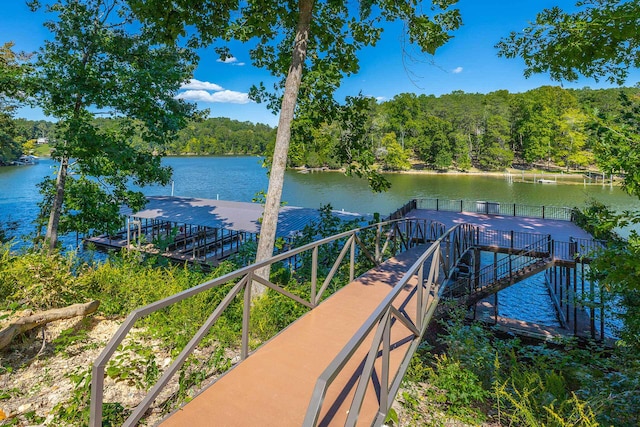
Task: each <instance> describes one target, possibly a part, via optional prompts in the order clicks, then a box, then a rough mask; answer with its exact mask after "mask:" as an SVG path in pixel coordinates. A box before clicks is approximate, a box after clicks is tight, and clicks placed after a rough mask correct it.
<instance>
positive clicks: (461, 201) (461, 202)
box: [460, 200, 464, 212]
mask: <svg viewBox="0 0 640 427" xmlns="http://www.w3.org/2000/svg"><path fill="white" fill-rule="evenodd" d="M463 203H464V200H460V212H462V211H463V210H464V208H463V207H462V204H463Z"/></svg>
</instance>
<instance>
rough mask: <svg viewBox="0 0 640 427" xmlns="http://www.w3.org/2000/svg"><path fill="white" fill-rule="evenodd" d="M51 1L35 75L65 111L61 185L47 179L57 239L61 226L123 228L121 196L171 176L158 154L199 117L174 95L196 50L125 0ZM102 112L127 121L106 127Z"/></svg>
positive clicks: (133, 202)
mask: <svg viewBox="0 0 640 427" xmlns="http://www.w3.org/2000/svg"><path fill="white" fill-rule="evenodd" d="M31 6H32V7H33V8H38V7H41V6H40V2H31ZM45 9H46V11H47V12H48V13H50V14H51V16H52V19H51V20H50V21H48V22H46V23H45V26H46V27H47V28H48V29H49V30H50V31H51V34H52V37H51V39H49V40H47V41H46V42H45V45H44V47H43V48H42V49H41V50H40V52H38V54H37V55H36V60H35V63H34V72H33V73H32V74H31V76H30V78H31V82H32V96H33V98H32V99H33V102H34V103H37V104H38V105H39V106H41V107H42V108H43V110H44V111H45V113H47V114H48V115H51V116H53V117H55V118H56V119H57V120H58V122H57V125H56V135H55V139H56V140H57V143H56V144H55V149H54V151H53V154H52V156H53V157H54V158H55V159H57V160H59V161H60V170H59V173H58V177H57V179H56V182H55V184H54V183H53V182H50V183H48V184H46V183H45V185H43V187H42V188H43V190H44V191H45V196H46V197H45V201H44V203H43V206H44V212H45V214H49V225H48V227H47V239H48V240H49V242H50V246H53V245H54V244H55V241H56V239H57V232H58V230H57V229H58V226H60V228H61V230H60V231H61V232H65V231H71V230H77V231H82V232H87V231H89V230H90V229H93V228H96V229H100V230H104V231H111V230H113V229H114V228H117V227H118V226H120V223H121V221H120V218H119V213H118V212H119V206H120V205H121V204H123V203H124V204H127V205H129V206H130V207H132V208H134V209H139V208H141V207H142V205H143V203H144V198H143V197H142V194H141V193H140V192H137V191H132V190H131V189H130V185H131V184H135V185H138V186H143V185H147V184H151V183H161V184H165V183H167V182H168V181H169V180H170V176H171V170H170V169H168V168H165V167H162V166H161V163H160V156H158V154H162V153H163V152H164V150H165V147H166V146H167V144H169V143H170V142H171V141H172V140H173V139H174V137H175V135H176V133H177V132H178V131H179V130H180V129H181V128H183V127H184V126H185V125H186V123H187V120H188V119H189V118H190V117H192V116H194V111H195V110H194V106H193V105H191V104H187V103H185V102H184V101H183V100H180V99H176V98H175V97H174V96H175V94H176V93H177V90H178V89H179V87H180V85H181V84H182V83H184V82H186V81H188V80H189V78H191V76H192V73H193V69H194V64H195V60H196V56H195V54H194V53H193V51H192V50H190V49H189V48H183V47H178V46H177V45H176V44H174V43H167V44H157V43H156V42H155V41H154V40H156V39H157V34H156V33H154V32H153V31H152V30H153V28H151V27H148V26H145V25H140V24H139V23H137V22H136V21H135V20H134V16H133V14H132V12H131V10H130V9H129V7H128V5H127V3H126V2H125V1H124V0H55V1H51V2H50V3H48V4H46V5H45ZM96 117H112V118H118V120H116V121H114V122H113V124H114V125H113V126H109V127H101V126H98V122H96V121H95V120H94V119H95V118H96ZM70 172H73V174H71V173H70ZM67 214H68V215H72V216H73V218H70V217H68V218H65V216H66V215H67ZM61 215H62V217H63V218H62V219H60V216H61Z"/></svg>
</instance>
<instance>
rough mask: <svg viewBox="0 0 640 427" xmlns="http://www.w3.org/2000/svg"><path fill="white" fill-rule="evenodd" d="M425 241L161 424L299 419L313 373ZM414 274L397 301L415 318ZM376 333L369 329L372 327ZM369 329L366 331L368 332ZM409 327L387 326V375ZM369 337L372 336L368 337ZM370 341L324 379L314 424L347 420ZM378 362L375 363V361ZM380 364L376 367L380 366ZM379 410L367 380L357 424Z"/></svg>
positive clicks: (394, 367) (291, 329)
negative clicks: (330, 378)
mask: <svg viewBox="0 0 640 427" xmlns="http://www.w3.org/2000/svg"><path fill="white" fill-rule="evenodd" d="M426 248H427V246H422V247H417V248H414V249H411V250H409V251H408V252H405V253H403V254H401V255H399V256H397V257H396V258H392V259H390V260H388V261H386V262H385V263H383V264H382V265H380V266H379V267H377V268H375V269H373V270H370V271H368V272H367V273H365V274H364V275H363V276H361V277H359V278H357V279H356V280H355V281H353V282H352V283H350V284H348V285H346V286H345V287H344V288H342V289H341V290H339V291H338V292H336V293H335V294H334V295H332V296H331V297H329V298H328V299H327V300H326V301H324V302H323V303H322V304H320V305H319V306H318V307H316V308H315V309H314V310H312V311H310V312H308V313H307V314H306V315H304V316H303V317H302V318H300V319H299V320H297V321H296V322H294V323H293V324H291V325H290V326H289V327H288V328H286V329H285V330H284V331H282V332H281V333H280V334H278V335H277V336H276V337H274V338H273V339H272V340H270V341H269V342H267V343H266V344H264V345H263V346H262V347H260V348H259V349H258V350H257V351H256V352H255V353H254V354H252V355H250V356H249V357H248V358H247V359H246V360H244V361H243V362H242V363H240V364H238V365H236V366H235V367H234V368H233V369H232V370H230V371H229V372H228V373H227V374H225V375H224V376H222V377H221V378H220V379H218V380H217V381H216V382H215V383H213V384H212V385H211V386H210V387H209V388H207V389H205V390H204V391H203V392H202V393H201V394H199V395H198V396H196V397H195V398H194V399H193V400H192V401H191V402H189V403H188V404H186V405H185V406H184V407H183V408H181V409H179V410H178V411H177V412H175V413H173V414H172V415H170V416H169V418H167V419H166V420H165V421H164V422H163V423H162V424H161V425H162V426H163V427H173V426H191V427H196V426H209V425H218V426H231V425H233V426H299V425H302V423H303V420H304V417H305V414H306V411H307V406H308V405H309V401H310V399H311V395H312V392H313V389H314V386H315V383H316V380H317V378H318V377H319V376H320V374H321V373H322V372H323V371H324V369H325V368H326V367H327V366H328V365H329V364H330V362H331V361H332V360H333V359H334V358H335V356H336V355H337V354H338V353H339V352H340V350H341V349H342V348H343V347H344V346H345V345H346V344H347V342H348V341H349V340H350V339H351V338H352V336H354V334H355V332H356V331H357V330H358V329H359V328H360V326H361V325H362V324H363V323H364V322H365V320H366V319H367V318H368V317H369V316H370V315H371V313H372V312H373V311H374V309H375V308H376V307H377V306H378V305H379V304H380V302H381V301H382V300H383V299H384V298H385V297H386V296H387V295H388V293H389V292H390V291H391V289H392V288H393V286H394V285H395V284H396V283H397V282H398V281H399V280H400V279H401V278H402V276H403V275H404V274H405V272H406V271H407V269H408V268H409V267H410V266H411V265H412V264H413V263H414V262H415V261H416V260H417V259H418V257H419V256H420V255H421V254H422V252H423V251H424V250H425V249H426ZM414 289H415V282H414V283H413V285H412V286H410V287H407V288H405V290H404V291H403V293H402V294H401V296H400V297H398V300H397V301H396V303H395V304H394V305H395V306H396V307H397V308H398V309H401V310H403V311H405V312H406V313H409V316H410V317H411V318H412V319H413V320H414V321H415V315H414V316H411V314H412V313H415V312H416V309H415V304H416V301H415V299H416V298H415V297H414V296H415V292H412V291H413V290H414ZM372 334H373V333H372ZM372 334H371V335H372ZM412 338H413V334H412V333H411V332H410V331H409V330H408V329H406V327H404V326H403V325H402V324H401V322H395V323H394V325H393V326H392V328H391V342H392V343H395V345H394V346H393V350H392V352H391V368H390V370H391V375H390V377H391V378H393V376H394V373H395V372H397V370H398V369H399V365H400V363H401V360H402V359H403V358H404V356H405V355H406V353H407V351H408V347H409V343H410V342H411V339H412ZM368 339H369V342H370V340H371V339H372V337H371V336H370V337H368ZM369 345H370V344H365V345H363V346H361V347H360V349H359V350H358V351H357V353H356V356H355V357H353V358H352V359H351V361H350V362H349V363H348V364H347V366H346V367H345V368H344V369H343V370H342V372H341V373H340V374H339V376H338V377H337V378H336V380H335V381H334V383H333V384H332V385H331V386H330V387H329V389H328V391H327V395H326V397H325V400H324V405H323V410H322V413H321V415H320V418H319V420H320V421H319V423H318V425H322V426H329V425H344V422H345V419H346V416H347V413H348V410H349V406H348V405H349V403H350V401H351V399H349V397H350V396H352V395H353V394H354V392H355V389H356V386H357V381H356V379H357V375H356V373H357V372H358V371H359V370H361V369H362V365H363V361H364V359H365V358H366V355H367V351H368V349H369ZM377 369H379V367H377ZM378 372H379V371H378ZM377 411H378V400H377V397H376V390H375V388H374V386H373V384H371V383H370V384H369V387H368V391H367V395H366V397H365V401H364V404H363V406H362V410H361V412H360V416H359V418H358V425H371V422H372V421H373V419H374V417H375V416H376V415H377Z"/></svg>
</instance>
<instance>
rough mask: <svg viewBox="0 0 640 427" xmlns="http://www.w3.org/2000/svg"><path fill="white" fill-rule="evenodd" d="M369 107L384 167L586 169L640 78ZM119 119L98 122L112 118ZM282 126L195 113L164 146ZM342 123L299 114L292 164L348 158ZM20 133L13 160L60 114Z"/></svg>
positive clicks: (212, 151) (174, 148)
mask: <svg viewBox="0 0 640 427" xmlns="http://www.w3.org/2000/svg"><path fill="white" fill-rule="evenodd" d="M368 108H369V109H368V111H367V115H368V120H367V129H366V133H367V140H368V141H369V145H370V147H369V148H370V152H371V153H372V155H373V156H375V162H376V163H377V164H378V167H379V168H380V170H386V171H407V170H415V169H429V170H437V171H445V170H457V171H468V170H470V169H472V168H475V169H479V170H482V171H500V170H504V169H505V168H509V167H512V166H517V167H519V168H524V169H526V168H529V167H533V166H534V165H538V166H543V167H552V166H553V167H555V168H556V169H557V168H561V169H566V170H581V169H586V168H589V167H597V165H598V163H599V159H600V160H606V157H607V156H608V153H609V151H607V150H608V149H610V148H611V146H610V143H611V137H610V136H611V135H610V134H611V133H612V132H615V129H616V128H617V127H619V126H623V125H624V124H625V121H628V120H630V119H631V118H633V117H634V114H635V113H634V112H637V110H638V109H639V108H640V88H638V87H637V86H636V87H621V88H615V89H590V88H583V89H563V88H561V87H552V86H543V87H540V88H537V89H533V90H530V91H527V92H524V93H509V92H508V91H506V90H501V91H497V92H491V93H488V94H479V93H464V92H462V91H456V92H452V93H450V94H446V95H442V96H438V97H436V96H434V95H428V96H427V95H415V94H411V93H403V94H400V95H397V96H396V97H394V98H393V99H392V100H389V101H386V102H382V103H377V102H375V101H374V100H371V101H370V102H369V104H368ZM115 120H117V119H96V122H97V124H98V125H99V126H100V127H102V128H109V127H110V126H111V125H112V123H113V122H114V121H115ZM275 132H276V129H275V128H273V127H271V126H269V125H266V124H261V123H257V124H254V123H251V122H240V121H237V120H232V119H228V118H207V119H204V120H201V121H192V122H190V123H189V125H188V126H187V127H186V128H185V129H183V130H181V131H180V132H179V133H178V135H177V137H176V138H175V140H173V141H172V142H170V143H169V144H168V145H167V146H166V147H164V150H165V151H164V153H162V154H164V155H178V156H180V155H196V156H197V155H260V156H266V157H269V155H270V153H271V152H272V150H273V141H274V139H275ZM341 132H343V129H342V128H341V124H340V123H339V122H337V121H335V122H331V123H330V122H324V123H320V125H318V126H313V127H312V125H311V124H309V123H306V122H305V121H304V120H300V121H299V122H298V123H297V126H296V127H295V128H294V132H293V137H292V143H291V150H290V156H289V167H307V168H329V169H339V168H341V167H342V166H343V164H341V162H340V157H339V156H338V152H339V150H340V149H341V147H340V144H341ZM13 133H14V135H13V138H12V140H13V141H14V143H13V145H12V146H13V150H9V149H7V148H6V147H5V149H4V150H3V151H2V153H1V154H0V160H4V161H8V160H10V156H9V155H8V154H7V153H12V154H11V155H13V156H14V157H15V155H16V153H18V155H19V152H18V151H19V150H17V149H16V147H22V148H23V150H22V151H24V152H25V154H28V151H29V150H30V149H33V146H34V142H35V141H36V140H37V139H38V138H40V139H41V140H42V138H46V139H47V140H48V141H51V142H53V143H54V145H55V141H56V136H55V135H56V132H55V124H54V123H52V122H47V121H30V120H25V119H15V120H14V121H13ZM605 141H606V143H605ZM140 143H141V142H140ZM7 147H9V145H8V144H7ZM621 172H623V171H621Z"/></svg>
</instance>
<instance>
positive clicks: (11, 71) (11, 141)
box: [0, 43, 26, 165]
mask: <svg viewBox="0 0 640 427" xmlns="http://www.w3.org/2000/svg"><path fill="white" fill-rule="evenodd" d="M12 47H13V43H5V44H3V45H2V46H0V165H3V164H5V163H8V162H10V161H11V160H15V159H17V158H18V156H20V153H21V151H22V149H21V146H20V143H19V142H18V141H17V140H16V137H17V130H16V127H15V124H14V121H13V113H14V111H15V109H16V107H17V105H18V102H19V100H20V99H21V98H22V95H21V89H22V81H23V77H24V74H25V72H26V65H25V64H23V63H21V58H20V57H19V56H18V55H16V54H15V53H14V52H13V50H12Z"/></svg>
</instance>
